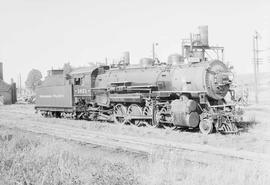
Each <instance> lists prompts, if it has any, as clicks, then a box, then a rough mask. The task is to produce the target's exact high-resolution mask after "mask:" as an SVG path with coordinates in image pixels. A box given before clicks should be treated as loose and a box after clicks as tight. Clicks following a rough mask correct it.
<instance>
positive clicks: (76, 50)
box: [0, 0, 270, 83]
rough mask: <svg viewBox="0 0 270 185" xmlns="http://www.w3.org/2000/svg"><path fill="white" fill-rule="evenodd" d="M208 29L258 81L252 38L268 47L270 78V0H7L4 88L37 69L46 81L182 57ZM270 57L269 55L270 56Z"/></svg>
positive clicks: (3, 9) (0, 35)
mask: <svg viewBox="0 0 270 185" xmlns="http://www.w3.org/2000/svg"><path fill="white" fill-rule="evenodd" d="M200 25H208V32H209V43H210V45H218V46H224V47H225V62H229V63H230V64H231V65H233V66H234V69H235V71H236V72H237V73H252V72H253V63H252V57H253V53H252V36H253V35H254V31H255V30H257V31H258V32H259V33H260V35H261V39H260V40H259V46H260V49H261V50H264V51H263V52H261V53H260V57H261V58H263V59H264V63H263V64H261V65H260V69H259V70H260V71H261V72H266V71H268V72H270V60H269V61H268V63H266V62H267V59H268V58H270V1H268V0H233V1H232V0H224V1H219V0H203V1H202V0H189V1H187V0H185V1H184V0H8V1H7V0H0V61H1V62H3V63H4V80H5V81H7V82H10V79H11V78H13V79H14V80H15V81H16V82H18V77H19V74H21V77H22V83H24V82H25V80H26V77H27V74H28V72H29V71H30V70H31V69H33V68H35V69H38V70H40V71H41V72H42V74H43V76H45V75H46V71H47V70H49V69H51V68H55V69H56V68H61V67H62V66H63V64H64V63H66V62H70V63H71V65H72V66H75V67H76V66H85V65H87V64H88V63H90V62H103V61H104V60H105V57H108V59H109V61H110V60H112V59H114V58H119V56H120V55H121V53H123V52H124V51H129V52H130V55H131V63H134V64H135V63H138V62H139V59H140V58H143V57H150V56H151V52H152V43H153V42H157V43H158V46H157V48H156V50H157V56H158V58H159V59H160V60H161V61H164V62H166V61H167V57H168V55H170V54H172V53H181V39H183V38H188V37H189V34H190V33H191V32H195V31H197V27H198V26H200ZM266 49H268V50H266Z"/></svg>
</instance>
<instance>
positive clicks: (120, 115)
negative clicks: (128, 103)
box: [113, 104, 127, 124]
mask: <svg viewBox="0 0 270 185" xmlns="http://www.w3.org/2000/svg"><path fill="white" fill-rule="evenodd" d="M126 116H127V109H126V107H125V106H124V105H122V104H117V105H116V106H114V108H113V119H114V122H115V123H117V124H125V123H126V122H127V120H126Z"/></svg>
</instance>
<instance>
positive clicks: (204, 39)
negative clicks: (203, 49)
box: [199, 26, 208, 46]
mask: <svg viewBox="0 0 270 185" xmlns="http://www.w3.org/2000/svg"><path fill="white" fill-rule="evenodd" d="M199 34H200V41H201V44H202V46H208V26H199Z"/></svg>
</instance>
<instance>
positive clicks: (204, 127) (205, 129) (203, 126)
mask: <svg viewBox="0 0 270 185" xmlns="http://www.w3.org/2000/svg"><path fill="white" fill-rule="evenodd" d="M199 128H200V131H201V132H202V133H203V134H210V133H212V132H213V128H214V126H213V122H212V121H211V120H209V119H204V120H201V121H200V124H199Z"/></svg>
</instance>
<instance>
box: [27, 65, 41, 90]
mask: <svg viewBox="0 0 270 185" xmlns="http://www.w3.org/2000/svg"><path fill="white" fill-rule="evenodd" d="M41 79H42V74H41V72H40V71H39V70H37V69H32V70H31V71H30V72H29V73H28V76H27V80H26V81H25V86H26V87H27V88H28V89H30V90H32V91H35V89H36V87H37V86H38V85H40V84H41Z"/></svg>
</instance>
